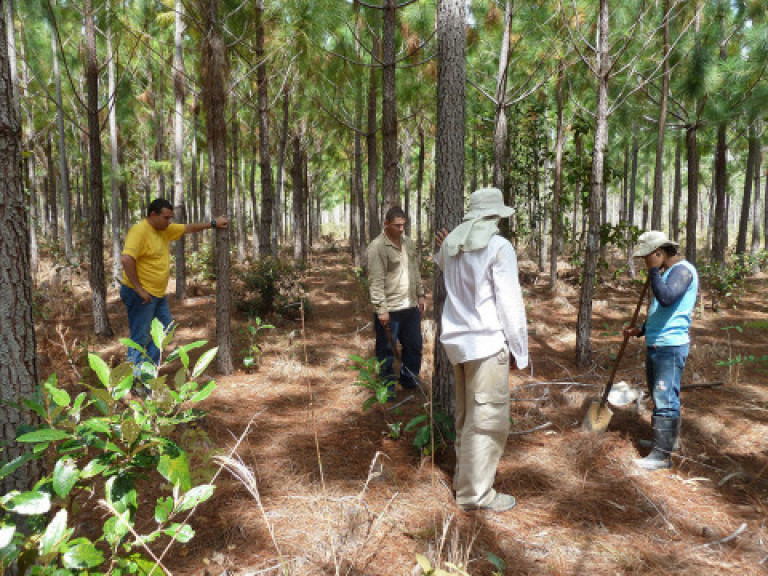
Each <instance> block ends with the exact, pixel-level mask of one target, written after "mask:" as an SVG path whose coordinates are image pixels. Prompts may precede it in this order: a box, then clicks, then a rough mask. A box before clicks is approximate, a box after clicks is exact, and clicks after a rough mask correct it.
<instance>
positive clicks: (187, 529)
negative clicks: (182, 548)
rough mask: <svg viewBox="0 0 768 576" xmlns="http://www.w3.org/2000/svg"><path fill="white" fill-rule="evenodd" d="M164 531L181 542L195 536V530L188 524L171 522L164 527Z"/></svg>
mask: <svg viewBox="0 0 768 576" xmlns="http://www.w3.org/2000/svg"><path fill="white" fill-rule="evenodd" d="M165 533H166V534H167V535H168V536H171V537H175V538H176V540H177V541H178V542H181V543H182V544H183V543H184V542H189V541H190V540H192V538H194V536H195V531H194V530H192V526H190V525H189V524H171V525H170V526H169V527H168V528H166V529H165Z"/></svg>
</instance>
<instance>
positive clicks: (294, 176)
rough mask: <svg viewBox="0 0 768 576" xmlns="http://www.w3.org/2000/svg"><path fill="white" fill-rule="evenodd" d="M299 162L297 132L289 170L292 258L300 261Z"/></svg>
mask: <svg viewBox="0 0 768 576" xmlns="http://www.w3.org/2000/svg"><path fill="white" fill-rule="evenodd" d="M303 173H304V171H303V169H302V162H301V138H300V136H299V135H298V134H296V135H295V136H294V137H293V168H292V170H291V180H292V181H293V206H292V207H293V224H292V226H291V228H292V231H293V258H294V260H299V261H302V256H303V254H304V247H303V246H302V239H303V237H302V232H303V230H304V219H303V218H302V211H301V206H302V204H303V203H304V183H303V182H302V175H303Z"/></svg>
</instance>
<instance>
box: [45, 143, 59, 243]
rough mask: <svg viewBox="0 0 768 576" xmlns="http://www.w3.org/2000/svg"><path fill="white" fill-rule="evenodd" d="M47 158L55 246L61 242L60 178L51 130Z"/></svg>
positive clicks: (50, 212) (46, 152)
mask: <svg viewBox="0 0 768 576" xmlns="http://www.w3.org/2000/svg"><path fill="white" fill-rule="evenodd" d="M45 143H46V147H45V159H46V164H47V165H48V166H47V170H48V187H47V188H48V226H49V229H50V231H51V242H52V243H53V245H54V246H58V244H59V204H58V194H57V192H58V190H57V189H58V185H57V183H58V178H57V177H56V169H55V168H54V163H53V135H52V134H51V133H50V132H49V133H48V138H46V141H45Z"/></svg>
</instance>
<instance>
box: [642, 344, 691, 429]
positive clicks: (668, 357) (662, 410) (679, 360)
mask: <svg viewBox="0 0 768 576" xmlns="http://www.w3.org/2000/svg"><path fill="white" fill-rule="evenodd" d="M688 349H689V345H688V344H684V345H682V346H659V347H658V348H657V347H655V346H649V347H648V348H647V349H646V350H647V353H646V357H645V377H646V379H647V384H648V392H650V394H651V396H653V415H654V416H661V417H663V418H680V379H681V378H682V376H683V368H685V360H686V359H687V358H688Z"/></svg>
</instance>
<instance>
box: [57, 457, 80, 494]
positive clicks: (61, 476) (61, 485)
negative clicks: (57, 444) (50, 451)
mask: <svg viewBox="0 0 768 576" xmlns="http://www.w3.org/2000/svg"><path fill="white" fill-rule="evenodd" d="M78 477H79V471H78V469H77V466H76V465H75V462H74V460H72V459H71V458H62V459H61V460H59V461H58V462H56V466H55V467H54V468H53V490H54V492H56V494H57V495H58V496H59V498H62V499H63V498H66V497H67V494H69V492H70V490H72V488H73V487H74V485H75V483H76V482H77V480H78Z"/></svg>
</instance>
